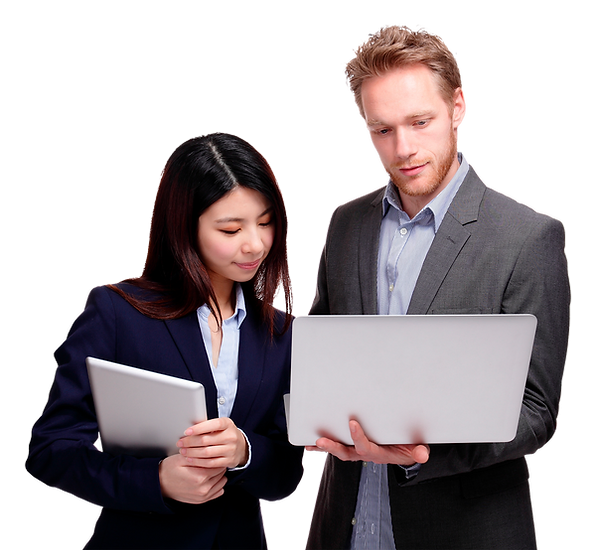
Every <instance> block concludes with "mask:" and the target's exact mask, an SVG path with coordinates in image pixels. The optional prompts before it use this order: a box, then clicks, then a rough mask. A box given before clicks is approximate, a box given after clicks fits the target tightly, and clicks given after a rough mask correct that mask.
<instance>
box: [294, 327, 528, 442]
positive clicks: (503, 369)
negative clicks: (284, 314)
mask: <svg viewBox="0 0 600 550" xmlns="http://www.w3.org/2000/svg"><path fill="white" fill-rule="evenodd" d="M536 325H537V319H536V318H535V317H534V316H533V315H401V316H389V315H357V316H352V315H326V316H322V315H321V316H319V315H314V316H307V317H297V318H296V319H295V320H294V324H293V331H292V366H291V369H292V371H291V386H290V395H289V397H288V398H287V404H286V410H287V421H288V434H289V440H290V442H291V443H292V444H294V445H302V446H306V445H314V444H315V441H316V440H317V439H318V438H319V437H321V436H325V437H329V438H331V439H334V440H337V441H339V442H341V443H344V444H347V445H352V438H351V437H350V430H349V427H348V421H349V420H350V419H355V420H358V421H359V422H360V424H361V426H362V427H363V429H364V430H365V433H366V435H367V437H368V438H369V439H370V440H371V441H373V442H375V443H378V444H381V445H384V444H408V443H491V442H507V441H511V440H512V439H514V437H515V435H516V431H517V424H518V421H519V413H520V411H521V405H522V401H523V393H524V390H525V382H526V380H527V373H528V369H529V362H530V359H531V352H532V346H533V340H534V336H535V330H536Z"/></svg>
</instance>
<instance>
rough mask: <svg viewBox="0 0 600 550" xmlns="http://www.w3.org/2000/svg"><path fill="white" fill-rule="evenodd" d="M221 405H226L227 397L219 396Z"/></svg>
mask: <svg viewBox="0 0 600 550" xmlns="http://www.w3.org/2000/svg"><path fill="white" fill-rule="evenodd" d="M219 405H225V398H224V397H219Z"/></svg>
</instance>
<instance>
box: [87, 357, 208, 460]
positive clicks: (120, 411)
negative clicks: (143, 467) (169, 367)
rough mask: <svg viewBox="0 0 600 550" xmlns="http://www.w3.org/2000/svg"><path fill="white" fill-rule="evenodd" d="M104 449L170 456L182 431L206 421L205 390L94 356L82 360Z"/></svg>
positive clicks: (137, 454)
mask: <svg viewBox="0 0 600 550" xmlns="http://www.w3.org/2000/svg"><path fill="white" fill-rule="evenodd" d="M86 363H87V369H88V374H89V378H90V384H91V388H92V395H93V398H94V405H95V407H96V416H97V418H98V425H99V427H100V439H101V442H102V449H103V450H104V451H107V452H110V453H112V454H133V455H136V456H142V457H143V456H168V455H172V454H176V453H178V452H179V449H178V447H177V441H178V440H179V438H180V437H181V436H183V432H184V431H185V430H186V429H187V428H189V427H190V426H193V425H194V424H197V423H198V422H201V421H203V420H206V402H205V396H204V386H203V385H202V384H200V383H199V382H193V381H191V380H184V379H181V378H176V377H174V376H168V375H166V374H159V373H156V372H151V371H147V370H143V369H140V368H135V367H130V366H126V365H120V364H118V363H112V362H110V361H104V360H102V359H96V358H94V357H88V358H87V359H86Z"/></svg>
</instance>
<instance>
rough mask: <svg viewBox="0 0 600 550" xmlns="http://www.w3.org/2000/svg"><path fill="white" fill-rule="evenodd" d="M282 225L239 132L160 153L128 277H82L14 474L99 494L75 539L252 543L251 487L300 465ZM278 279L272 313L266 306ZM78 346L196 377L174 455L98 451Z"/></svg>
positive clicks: (263, 173)
mask: <svg viewBox="0 0 600 550" xmlns="http://www.w3.org/2000/svg"><path fill="white" fill-rule="evenodd" d="M286 231H287V221H286V214H285V208H284V205H283V200H282V197H281V194H280V191H279V188H278V186H277V183H276V181H275V177H274V175H273V173H272V171H271V169H270V167H269V165H268V164H267V162H266V161H265V159H264V158H263V157H262V156H261V155H260V154H259V153H258V152H257V151H256V150H255V149H254V148H252V147H251V146H250V145H249V144H248V143H246V142H245V141H243V140H241V139H240V138H237V137H235V136H232V135H228V134H212V135H207V136H204V137H200V138H195V139H191V140H189V141H187V142H186V143H184V144H183V145H181V146H180V147H179V148H178V149H177V150H176V151H175V152H174V153H173V155H172V156H171V158H170V159H169V161H168V162H167V165H166V167H165V170H164V172H163V176H162V180H161V184H160V187H159V190H158V194H157V198H156V204H155V207H154V214H153V218H152V227H151V230H150V243H149V247H148V256H147V259H146V265H145V268H144V272H143V274H142V276H141V277H139V278H137V279H130V280H127V281H124V282H122V283H119V284H117V285H110V286H106V287H99V288H96V289H94V290H92V292H91V294H90V296H89V299H88V302H87V305H86V308H85V310H84V312H83V313H82V315H81V316H80V317H79V318H78V319H77V320H76V321H75V324H74V325H73V327H72V329H71V331H70V333H69V336H68V338H67V340H66V341H65V342H64V344H63V345H62V346H61V347H60V348H59V349H58V350H57V351H56V354H55V357H56V360H57V362H58V369H57V372H56V378H55V381H54V384H53V386H52V389H51V392H50V397H49V401H48V404H47V406H46V408H45V410H44V412H43V414H42V417H41V418H40V419H39V420H38V422H37V423H36V424H35V426H34V428H33V435H32V440H31V445H30V454H29V458H28V460H27V469H28V470H29V472H30V473H31V474H33V475H34V476H36V477H37V478H39V479H40V480H42V481H44V482H45V483H47V484H49V485H52V486H56V487H59V488H61V489H63V490H65V491H69V492H71V493H73V494H75V495H77V496H79V497H81V498H84V499H86V500H88V501H90V502H93V503H95V504H98V505H100V506H103V510H102V513H101V515H100V518H99V520H98V522H97V524H96V529H95V532H94V535H93V536H92V538H91V540H90V541H89V543H88V545H87V546H86V548H265V547H266V542H265V537H264V532H263V527H262V520H261V514H260V506H259V499H261V498H263V499H268V500H276V499H280V498H283V497H285V496H287V495H289V494H290V493H291V492H292V491H293V490H294V489H295V488H296V486H297V484H298V482H299V481H300V478H301V476H302V465H301V459H302V449H300V448H295V447H293V446H291V445H290V444H289V443H288V441H287V434H286V428H285V415H284V410H283V398H282V396H283V395H284V393H286V392H287V391H288V388H289V362H290V340H291V336H290V331H289V330H288V328H289V326H290V323H291V315H290V309H291V295H290V285H289V276H288V268H287V259H286ZM279 285H281V286H282V287H283V291H284V295H285V301H286V310H287V311H286V313H283V312H281V311H277V310H275V309H274V308H273V305H272V303H273V297H274V295H275V292H276V290H277V288H278V287H279ZM88 356H94V357H99V358H101V359H106V360H109V361H115V362H118V363H124V364H127V365H132V366H136V367H140V368H143V369H147V370H151V371H156V372H162V373H165V374H170V375H173V376H178V377H180V378H188V379H192V380H196V381H199V382H201V383H202V384H203V385H204V387H205V391H206V400H207V410H208V417H209V419H208V420H207V421H205V422H202V423H200V424H197V425H195V426H191V427H190V428H189V429H188V430H187V431H186V432H185V436H184V437H182V439H181V440H180V441H179V442H178V447H179V449H180V452H179V454H175V455H173V456H168V457H164V456H156V457H154V458H142V457H135V456H129V455H119V456H113V455H110V454H108V453H104V452H100V451H99V450H97V449H96V447H95V446H94V442H95V441H96V439H97V437H98V424H97V420H96V416H95V412H94V404H93V401H92V396H91V393H90V387H89V381H88V377H87V371H86V367H85V358H86V357H88Z"/></svg>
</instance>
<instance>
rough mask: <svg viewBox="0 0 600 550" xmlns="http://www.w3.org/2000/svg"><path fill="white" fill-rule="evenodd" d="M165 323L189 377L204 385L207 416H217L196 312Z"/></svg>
mask: <svg viewBox="0 0 600 550" xmlns="http://www.w3.org/2000/svg"><path fill="white" fill-rule="evenodd" d="M165 323H166V325H167V329H168V330H169V332H170V333H171V337H172V338H173V340H174V341H175V345H176V346H177V348H178V350H179V353H181V357H182V358H183V361H184V362H185V365H186V367H187V370H188V374H189V377H190V379H191V380H194V381H196V382H200V383H201V384H202V385H203V386H204V392H205V396H206V409H207V413H208V417H209V418H215V417H217V416H218V413H217V388H216V386H215V382H214V378H213V375H212V372H211V370H210V363H209V361H208V357H207V355H206V349H205V347H204V342H203V340H202V333H201V332H200V326H199V324H198V317H197V313H196V312H195V311H193V312H192V313H190V314H188V315H186V316H185V317H182V318H180V319H172V320H168V321H165Z"/></svg>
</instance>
